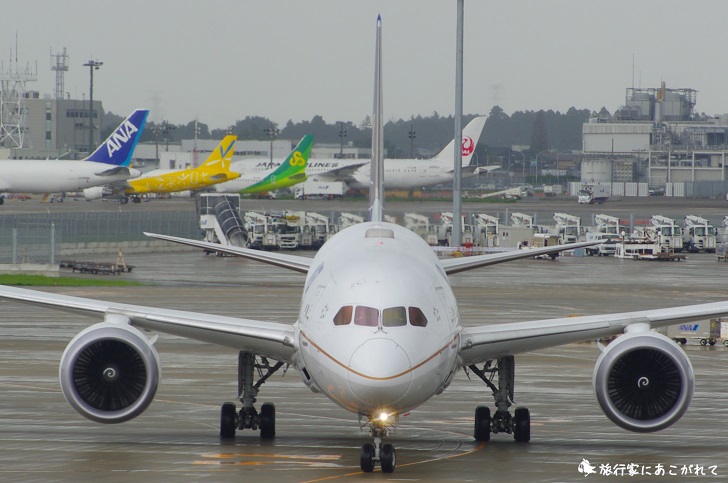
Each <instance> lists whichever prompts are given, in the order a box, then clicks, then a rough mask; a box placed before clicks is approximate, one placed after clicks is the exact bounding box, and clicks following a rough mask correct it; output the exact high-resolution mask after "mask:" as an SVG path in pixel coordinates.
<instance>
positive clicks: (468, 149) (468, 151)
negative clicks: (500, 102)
mask: <svg viewBox="0 0 728 483" xmlns="http://www.w3.org/2000/svg"><path fill="white" fill-rule="evenodd" d="M485 120H486V117H485V116H478V117H476V118H475V119H473V120H472V121H470V122H469V123H468V125H467V126H465V129H463V141H462V144H461V145H462V148H463V166H467V165H469V164H470V160H471V159H472V158H473V153H475V147H476V146H477V145H478V139H480V135H481V133H482V132H483V127H484V126H485ZM435 158H437V159H441V160H444V161H449V162H450V166H452V163H453V162H454V161H455V145H454V140H453V141H450V144H448V145H447V146H445V149H443V150H442V151H440V153H439V154H438V155H437V156H435Z"/></svg>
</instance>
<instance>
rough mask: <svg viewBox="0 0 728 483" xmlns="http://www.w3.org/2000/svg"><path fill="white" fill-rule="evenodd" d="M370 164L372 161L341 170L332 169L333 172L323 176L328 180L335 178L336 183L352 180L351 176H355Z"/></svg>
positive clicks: (344, 167)
mask: <svg viewBox="0 0 728 483" xmlns="http://www.w3.org/2000/svg"><path fill="white" fill-rule="evenodd" d="M369 163H370V161H364V162H361V163H355V164H350V165H348V166H343V167H341V168H336V169H332V170H331V171H327V172H326V173H323V176H325V177H327V178H328V177H333V178H334V180H335V181H346V179H349V178H351V175H353V174H354V172H355V171H356V170H357V169H359V168H361V167H362V166H364V165H366V164H369Z"/></svg>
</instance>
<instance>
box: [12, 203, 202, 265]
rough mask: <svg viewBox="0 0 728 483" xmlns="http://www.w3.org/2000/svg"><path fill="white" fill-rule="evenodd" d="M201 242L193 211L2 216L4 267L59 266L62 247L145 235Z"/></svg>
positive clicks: (135, 239) (121, 240) (113, 241)
mask: <svg viewBox="0 0 728 483" xmlns="http://www.w3.org/2000/svg"><path fill="white" fill-rule="evenodd" d="M145 231H147V232H152V233H163V234H166V235H175V236H181V237H186V238H199V236H200V229H199V226H198V220H197V216H196V215H195V213H194V212H190V211H156V212H121V211H120V212H85V213H48V214H45V213H39V214H38V213H34V214H19V215H3V216H0V263H57V260H55V258H56V254H57V253H58V248H59V247H60V244H61V243H121V242H128V241H142V240H149V238H147V237H145V236H144V232H145Z"/></svg>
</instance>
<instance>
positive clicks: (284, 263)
mask: <svg viewBox="0 0 728 483" xmlns="http://www.w3.org/2000/svg"><path fill="white" fill-rule="evenodd" d="M144 234H145V235H146V236H148V237H152V238H157V239H158V240H166V241H170V242H173V243H179V244H181V245H187V246H191V247H197V248H202V249H205V250H210V251H214V252H220V253H227V254H228V255H235V256H238V257H243V258H247V259H249V260H256V261H258V262H262V263H268V264H270V265H275V266H277V267H281V268H287V269H289V270H293V271H294V272H300V273H308V269H309V267H310V266H311V262H312V261H313V258H309V257H299V256H296V255H288V254H284V253H272V252H265V251H260V250H252V249H250V248H243V247H237V246H233V245H220V244H219V243H210V242H205V241H198V240H190V239H189V238H180V237H176V236H169V235H158V234H156V233H146V232H145V233H144ZM599 243H601V242H599Z"/></svg>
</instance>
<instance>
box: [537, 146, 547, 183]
mask: <svg viewBox="0 0 728 483" xmlns="http://www.w3.org/2000/svg"><path fill="white" fill-rule="evenodd" d="M548 152H549V150H548V149H546V150H545V151H541V152H540V153H538V154H537V155H536V184H537V185H538V157H539V156H541V155H542V154H543V153H548ZM534 188H535V186H534Z"/></svg>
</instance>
